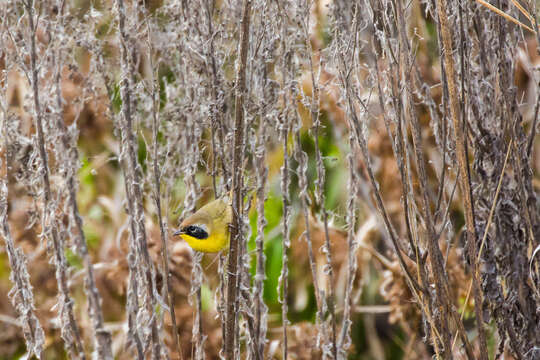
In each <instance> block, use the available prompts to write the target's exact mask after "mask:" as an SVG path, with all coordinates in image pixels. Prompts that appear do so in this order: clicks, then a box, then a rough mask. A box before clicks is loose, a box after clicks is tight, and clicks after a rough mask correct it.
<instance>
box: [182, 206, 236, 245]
mask: <svg viewBox="0 0 540 360" xmlns="http://www.w3.org/2000/svg"><path fill="white" fill-rule="evenodd" d="M231 221H232V208H231V205H230V204H229V203H228V200H227V199H217V200H214V201H212V202H210V203H208V204H206V205H204V206H203V207H201V208H200V209H199V210H197V212H195V213H194V214H193V215H191V216H190V217H188V218H187V219H185V220H184V221H183V222H182V224H180V230H179V231H177V232H175V233H174V235H180V237H181V238H182V239H184V240H185V241H186V242H187V243H188V245H189V246H191V248H192V249H193V250H196V251H200V252H207V253H213V252H219V251H221V250H223V249H225V248H227V247H228V246H229V224H230V223H231Z"/></svg>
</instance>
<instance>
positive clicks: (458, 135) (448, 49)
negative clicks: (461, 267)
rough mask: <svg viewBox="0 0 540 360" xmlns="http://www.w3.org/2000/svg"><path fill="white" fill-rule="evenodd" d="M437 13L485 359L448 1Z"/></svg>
mask: <svg viewBox="0 0 540 360" xmlns="http://www.w3.org/2000/svg"><path fill="white" fill-rule="evenodd" d="M437 13H438V15H439V21H440V24H441V36H442V40H443V46H444V65H445V73H446V79H447V85H448V95H449V100H450V114H451V116H452V122H453V124H454V132H455V141H456V155H457V161H458V167H459V171H460V173H461V174H463V175H462V176H460V177H459V184H460V188H461V193H462V195H463V202H464V204H463V206H464V208H465V223H466V234H467V241H468V243H469V244H468V246H469V248H468V253H469V258H470V261H471V268H472V269H473V271H472V272H471V276H472V283H473V294H474V299H475V304H474V306H475V314H476V325H477V328H478V337H479V340H480V357H481V359H487V354H488V351H487V343H486V333H485V330H484V322H483V314H482V309H481V307H482V294H481V289H480V284H479V282H478V278H477V274H476V266H477V265H476V262H477V256H476V254H477V234H476V230H475V222H474V212H473V199H472V189H471V184H470V172H469V163H468V160H467V156H466V147H465V141H466V138H465V133H464V129H463V123H462V121H460V116H459V114H460V111H459V107H460V100H459V97H458V93H457V91H458V90H457V84H456V70H455V67H454V58H453V55H452V54H453V46H452V35H451V34H450V25H449V21H448V15H447V14H448V10H447V8H446V1H445V0H437Z"/></svg>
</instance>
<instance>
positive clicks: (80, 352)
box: [23, 0, 86, 359]
mask: <svg viewBox="0 0 540 360" xmlns="http://www.w3.org/2000/svg"><path fill="white" fill-rule="evenodd" d="M23 4H24V7H25V9H26V12H27V15H28V26H29V30H30V72H31V77H30V81H31V87H32V95H33V101H34V112H35V125H36V130H37V140H38V152H39V158H40V161H41V165H42V169H41V170H42V171H41V172H42V174H43V229H42V231H43V232H44V233H46V234H47V233H49V231H50V234H51V238H52V243H53V249H54V264H55V267H56V280H57V283H58V291H59V293H60V302H61V304H60V312H61V315H60V322H61V324H62V337H63V339H64V341H65V342H66V346H67V347H68V351H69V352H70V355H71V356H72V357H75V358H80V359H86V355H85V354H84V347H83V343H82V340H81V332H80V329H79V326H78V324H77V322H76V320H75V314H74V312H73V305H74V302H73V299H71V297H70V294H69V287H68V284H67V282H68V279H67V260H66V257H65V254H64V244H63V240H62V238H61V236H60V234H59V233H58V224H57V222H56V218H55V216H56V214H55V212H54V211H51V210H52V209H51V206H52V205H53V204H51V202H52V196H53V195H52V190H51V183H50V178H49V171H50V169H49V163H48V158H47V150H46V149H45V135H44V132H43V112H42V109H41V103H40V100H39V99H40V93H39V69H38V65H37V57H38V54H37V50H36V33H37V28H38V23H37V19H39V14H38V16H36V18H34V2H33V0H26V1H23ZM48 213H49V214H48ZM64 316H65V317H66V318H64ZM65 319H67V320H65ZM66 321H67V322H66Z"/></svg>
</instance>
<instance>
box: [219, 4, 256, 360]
mask: <svg viewBox="0 0 540 360" xmlns="http://www.w3.org/2000/svg"><path fill="white" fill-rule="evenodd" d="M250 13H251V0H243V9H242V23H241V33H240V49H239V51H240V54H239V55H240V56H239V59H238V73H237V76H236V98H235V122H234V148H233V167H232V171H233V174H232V177H233V178H232V192H233V196H232V200H233V202H232V207H233V221H232V226H231V231H230V237H231V239H230V250H229V258H228V266H227V273H228V276H227V300H226V310H227V317H226V325H225V340H224V341H225V356H226V358H227V359H228V360H232V359H234V358H235V330H236V314H237V311H238V284H237V282H238V255H239V253H240V251H239V250H240V249H239V246H240V243H241V241H240V239H241V237H242V219H241V216H242V202H243V201H242V185H243V184H242V172H241V169H242V163H243V158H244V153H243V150H244V148H243V143H244V97H245V93H246V68H247V53H248V47H249V25H250Z"/></svg>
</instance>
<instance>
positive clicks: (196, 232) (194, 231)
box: [184, 225, 208, 240]
mask: <svg viewBox="0 0 540 360" xmlns="http://www.w3.org/2000/svg"><path fill="white" fill-rule="evenodd" d="M184 232H185V233H186V234H187V235H189V236H193V237H194V238H196V239H199V240H203V239H206V238H208V233H207V232H206V230H205V229H203V227H201V226H197V225H190V226H188V227H186V228H185V229H184Z"/></svg>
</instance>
